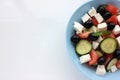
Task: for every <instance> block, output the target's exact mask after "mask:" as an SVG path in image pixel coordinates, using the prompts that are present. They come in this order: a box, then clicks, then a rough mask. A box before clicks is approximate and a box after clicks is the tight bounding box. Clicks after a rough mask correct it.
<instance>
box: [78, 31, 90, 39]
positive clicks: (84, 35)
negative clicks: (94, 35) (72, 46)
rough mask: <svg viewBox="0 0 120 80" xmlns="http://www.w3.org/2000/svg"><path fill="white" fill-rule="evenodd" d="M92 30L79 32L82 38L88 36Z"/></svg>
mask: <svg viewBox="0 0 120 80" xmlns="http://www.w3.org/2000/svg"><path fill="white" fill-rule="evenodd" d="M89 34H90V32H83V33H82V34H79V36H80V38H83V39H84V38H88V36H89Z"/></svg>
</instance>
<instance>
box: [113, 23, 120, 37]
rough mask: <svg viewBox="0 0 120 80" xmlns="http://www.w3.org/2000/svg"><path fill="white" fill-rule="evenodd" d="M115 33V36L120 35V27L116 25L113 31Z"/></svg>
mask: <svg viewBox="0 0 120 80" xmlns="http://www.w3.org/2000/svg"><path fill="white" fill-rule="evenodd" d="M113 33H114V34H115V35H117V34H119V33H120V26H119V25H115V28H114V29H113Z"/></svg>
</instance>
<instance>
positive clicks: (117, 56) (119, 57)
mask: <svg viewBox="0 0 120 80" xmlns="http://www.w3.org/2000/svg"><path fill="white" fill-rule="evenodd" d="M113 54H114V56H115V57H116V58H118V59H120V50H119V49H116V50H115V52H114V53H113Z"/></svg>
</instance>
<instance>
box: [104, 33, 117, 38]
mask: <svg viewBox="0 0 120 80" xmlns="http://www.w3.org/2000/svg"><path fill="white" fill-rule="evenodd" d="M102 37H103V38H106V37H112V38H115V35H114V34H113V33H111V34H109V35H102Z"/></svg>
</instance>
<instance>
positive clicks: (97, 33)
mask: <svg viewBox="0 0 120 80" xmlns="http://www.w3.org/2000/svg"><path fill="white" fill-rule="evenodd" d="M111 33H112V32H111V31H100V32H96V33H94V34H93V36H101V35H109V34H111Z"/></svg>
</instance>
